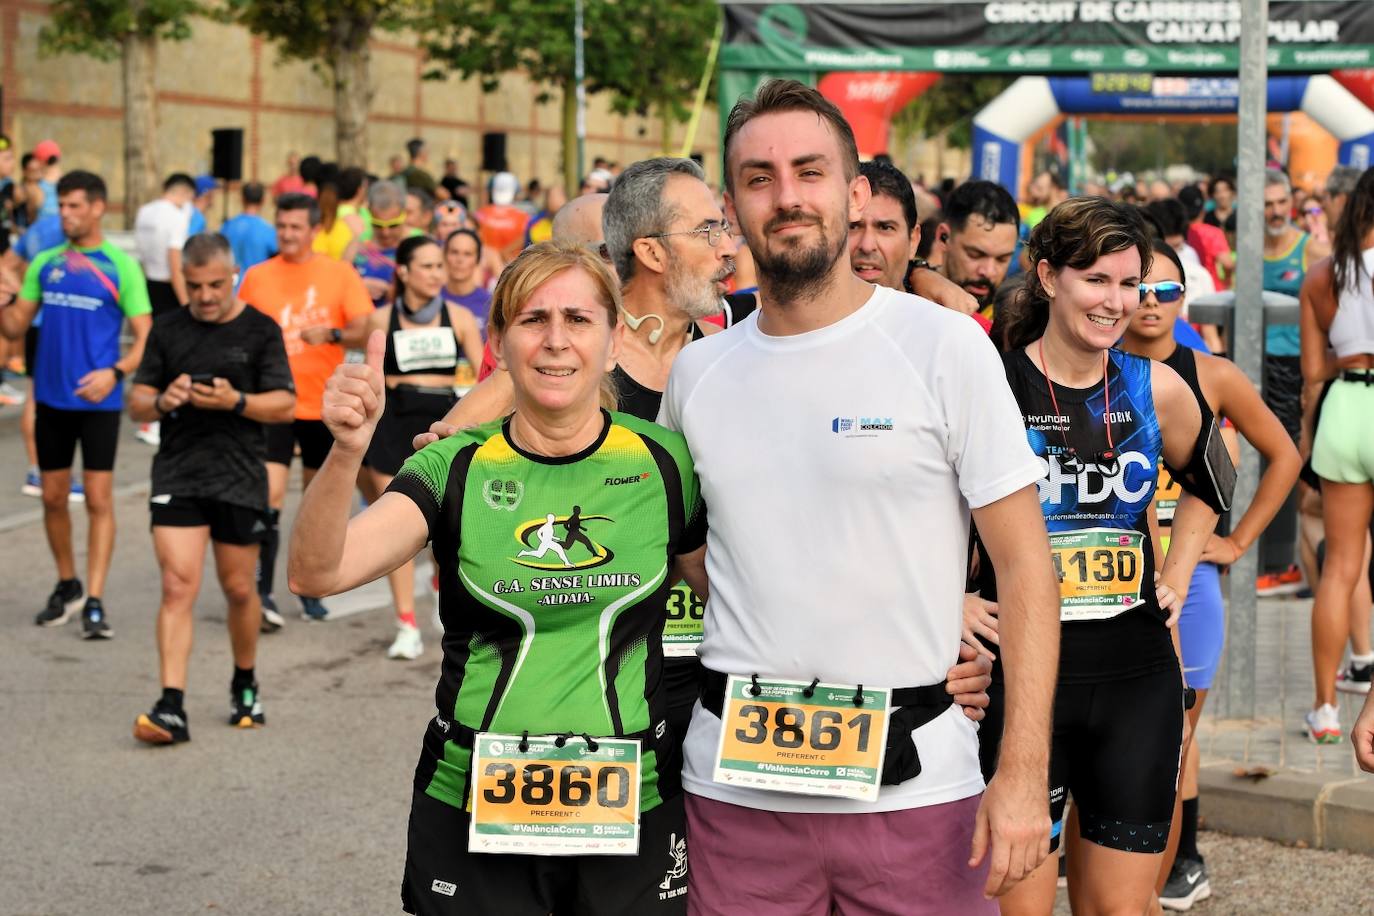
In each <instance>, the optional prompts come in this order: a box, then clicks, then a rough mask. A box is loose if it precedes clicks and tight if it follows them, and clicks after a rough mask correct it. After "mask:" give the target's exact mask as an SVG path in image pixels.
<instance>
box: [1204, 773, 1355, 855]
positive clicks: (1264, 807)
mask: <svg viewBox="0 0 1374 916" xmlns="http://www.w3.org/2000/svg"><path fill="white" fill-rule="evenodd" d="M1236 768H1237V765H1236V764H1231V763H1211V764H1207V765H1205V766H1203V767H1202V768H1201V770H1200V771H1199V772H1198V788H1199V791H1200V794H1201V796H1202V798H1203V799H1204V806H1203V810H1204V819H1205V821H1206V826H1207V827H1208V828H1210V829H1216V830H1221V831H1223V832H1225V833H1231V834H1237V835H1240V836H1255V837H1263V838H1265V839H1269V840H1277V841H1278V842H1280V843H1289V844H1298V845H1303V846H1307V847H1310V848H1312V849H1342V850H1346V851H1348V852H1358V853H1363V854H1365V855H1374V779H1371V778H1370V777H1368V776H1345V777H1339V776H1333V775H1318V774H1315V773H1291V772H1283V771H1279V772H1276V773H1275V774H1274V775H1272V776H1267V777H1263V778H1258V779H1256V778H1253V777H1248V776H1237V775H1236V773H1235V770H1236Z"/></svg>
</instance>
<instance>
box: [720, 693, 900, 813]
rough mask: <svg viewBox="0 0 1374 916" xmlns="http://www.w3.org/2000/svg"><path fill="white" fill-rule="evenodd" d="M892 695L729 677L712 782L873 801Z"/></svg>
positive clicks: (880, 776) (876, 796)
mask: <svg viewBox="0 0 1374 916" xmlns="http://www.w3.org/2000/svg"><path fill="white" fill-rule="evenodd" d="M891 695H892V691H890V690H887V689H882V690H873V689H867V688H865V687H863V686H862V685H859V686H857V687H855V686H851V685H847V684H821V683H819V682H818V681H812V682H811V683H809V684H808V683H807V682H806V681H787V680H763V679H762V678H758V677H752V678H746V677H739V676H737V675H730V677H729V678H727V679H726V682H725V703H724V706H723V708H722V710H721V730H720V744H719V746H718V747H717V749H716V762H715V773H714V774H713V776H712V778H713V779H714V780H715V781H716V782H718V783H723V784H725V785H734V786H744V787H747V788H751V789H764V790H766V791H769V792H791V793H798V794H802V795H824V796H829V797H833V798H852V799H856V800H858V801H876V800H877V798H878V785H879V782H880V781H881V779H882V775H883V756H884V754H885V753H886V752H887V729H888V705H889V702H890V699H891Z"/></svg>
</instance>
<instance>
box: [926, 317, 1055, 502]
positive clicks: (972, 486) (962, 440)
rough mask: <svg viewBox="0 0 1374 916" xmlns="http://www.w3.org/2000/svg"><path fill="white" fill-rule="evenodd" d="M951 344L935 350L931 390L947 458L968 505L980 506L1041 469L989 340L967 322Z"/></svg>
mask: <svg viewBox="0 0 1374 916" xmlns="http://www.w3.org/2000/svg"><path fill="white" fill-rule="evenodd" d="M949 344H950V345H949V346H945V347H942V348H941V349H940V351H939V352H940V355H941V358H940V360H939V364H938V367H937V369H936V372H938V373H939V374H940V375H939V377H938V378H936V379H935V380H934V386H933V390H934V391H935V393H936V397H937V398H938V399H939V401H940V408H941V410H942V412H943V414H944V418H945V427H946V430H947V436H948V437H947V439H946V445H945V447H946V458H947V459H948V461H949V463H950V465H951V466H952V467H953V468H954V470H955V473H956V474H957V475H958V477H959V490H960V492H961V493H963V495H964V499H965V500H966V501H967V502H968V504H969V507H970V508H972V509H978V508H981V507H983V506H986V505H988V504H990V503H994V502H996V501H997V500H999V499H1001V498H1002V497H1004V496H1009V495H1011V494H1012V493H1015V492H1016V491H1017V490H1019V489H1021V488H1022V487H1024V486H1026V485H1027V484H1030V483H1032V482H1034V481H1036V480H1039V479H1040V477H1041V476H1042V470H1041V467H1040V462H1039V461H1038V460H1037V459H1036V457H1035V453H1034V452H1032V451H1031V448H1030V445H1029V443H1027V441H1026V427H1025V424H1024V423H1023V422H1022V419H1021V411H1020V409H1019V408H1018V407H1017V406H1016V399H1015V398H1014V397H1013V396H1012V393H1011V388H1010V387H1008V385H1007V376H1006V370H1005V369H1004V368H1003V366H1002V361H1001V360H1000V359H999V358H998V356H997V350H996V349H995V348H994V347H993V345H992V341H990V340H989V339H988V338H987V336H986V335H984V334H983V333H982V331H981V330H979V329H978V327H977V325H974V324H972V323H969V324H968V325H967V327H966V328H961V329H960V333H959V334H958V335H957V337H956V336H954V335H951V340H950V341H949Z"/></svg>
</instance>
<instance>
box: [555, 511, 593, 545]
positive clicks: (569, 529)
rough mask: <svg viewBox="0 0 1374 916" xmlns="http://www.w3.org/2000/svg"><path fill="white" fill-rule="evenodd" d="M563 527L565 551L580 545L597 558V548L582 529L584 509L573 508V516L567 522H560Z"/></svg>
mask: <svg viewBox="0 0 1374 916" xmlns="http://www.w3.org/2000/svg"><path fill="white" fill-rule="evenodd" d="M559 524H560V525H562V526H563V530H564V532H566V533H565V534H564V535H563V549H564V550H567V549H568V548H569V547H571V546H572V545H574V544H578V543H580V544H581V545H582V546H583V547H586V548H587V553H589V554H591V555H592V556H596V547H595V546H593V545H592V539H591V538H589V537H587V535H586V534H585V532H584V529H583V527H582V507H581V506H573V510H572V515H569V516H568V518H567V521H563V522H559Z"/></svg>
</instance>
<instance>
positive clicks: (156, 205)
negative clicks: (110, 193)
mask: <svg viewBox="0 0 1374 916" xmlns="http://www.w3.org/2000/svg"><path fill="white" fill-rule="evenodd" d="M195 196H196V182H195V180H194V179H193V178H191V176H190V175H187V174H185V173H183V172H175V173H173V174H171V175H169V176H167V180H166V181H164V182H163V183H162V196H161V197H159V198H158V199H157V200H154V201H150V202H148V203H146V204H144V205H143V206H141V207H139V208H138V216H137V217H136V218H135V219H134V243H135V245H136V246H137V247H138V260H139V262H140V263H141V264H142V265H143V275H144V277H146V278H147V281H148V300H149V301H150V302H151V303H152V306H153V317H154V318H156V317H157V316H158V315H161V314H162V313H163V312H166V311H170V310H172V309H174V308H180V307H181V306H182V305H184V304H185V303H186V299H187V296H186V280H185V279H184V278H183V277H182V274H181V249H182V247H183V246H184V245H185V244H186V230H187V226H188V224H189V223H190V216H191V213H190V204H191V201H192V200H193V199H194V198H195Z"/></svg>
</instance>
